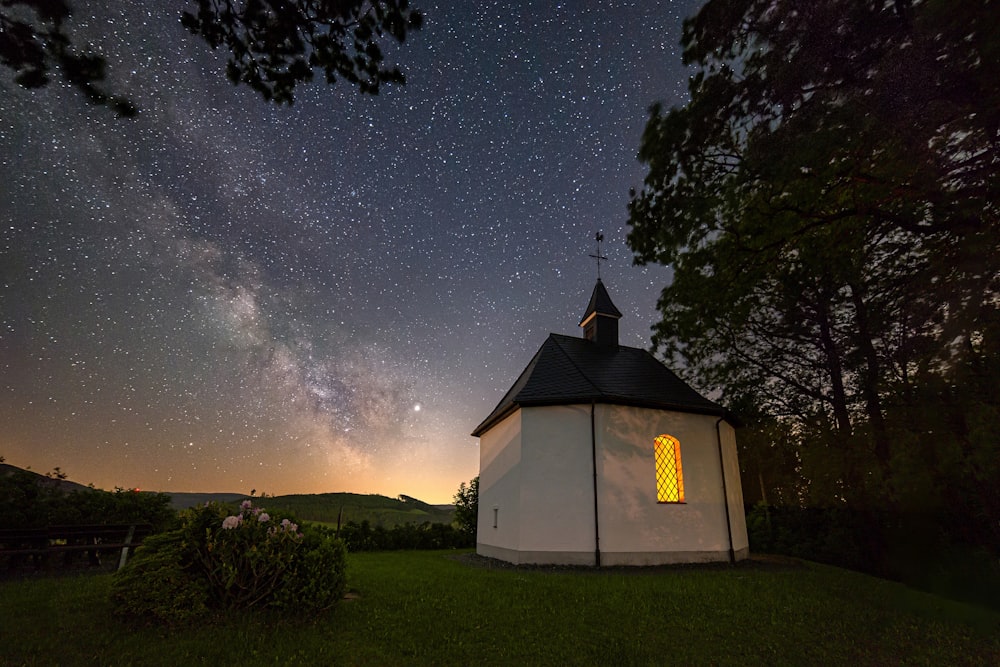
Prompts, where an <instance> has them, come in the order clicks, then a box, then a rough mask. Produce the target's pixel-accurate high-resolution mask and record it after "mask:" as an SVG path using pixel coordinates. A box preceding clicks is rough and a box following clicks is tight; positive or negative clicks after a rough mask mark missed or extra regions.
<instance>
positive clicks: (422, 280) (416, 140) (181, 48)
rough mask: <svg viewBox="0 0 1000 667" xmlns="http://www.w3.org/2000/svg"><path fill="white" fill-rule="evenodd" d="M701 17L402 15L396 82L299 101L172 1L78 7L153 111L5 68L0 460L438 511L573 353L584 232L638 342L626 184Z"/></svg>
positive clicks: (639, 0) (637, 180) (648, 294)
mask: <svg viewBox="0 0 1000 667" xmlns="http://www.w3.org/2000/svg"><path fill="white" fill-rule="evenodd" d="M87 4H107V5H115V8H113V9H106V10H105V9H101V8H97V9H95V8H91V7H86V6H85V5H87ZM699 4H700V2H699V1H698V0H679V1H677V2H648V1H643V0H636V1H634V2H603V3H597V2H568V1H567V2H555V1H554V0H549V1H546V2H510V3H496V2H477V3H469V2H464V1H459V0H456V1H454V2H451V3H448V2H434V1H429V2H423V3H418V6H419V7H421V9H423V10H424V11H425V12H426V15H427V16H426V21H425V26H424V29H423V30H421V31H420V32H417V33H414V34H413V35H412V36H411V37H410V38H409V39H408V40H407V42H406V43H405V44H404V45H403V46H402V47H392V48H388V49H387V51H388V53H389V54H390V58H391V59H393V60H395V61H398V62H399V63H400V64H401V66H402V67H403V69H404V71H405V72H406V74H407V78H408V83H407V84H406V85H405V86H389V87H386V88H384V89H383V91H382V93H381V94H380V95H379V96H377V97H367V96H366V97H361V96H360V95H359V94H358V93H357V92H356V90H355V89H354V88H352V87H350V86H348V85H346V84H337V85H335V86H334V87H332V88H331V87H328V86H325V85H323V84H321V83H314V84H310V85H308V86H306V87H305V88H302V89H300V90H298V91H297V95H296V97H297V99H296V104H295V105H294V106H293V107H291V108H288V107H277V106H274V105H269V104H267V103H265V102H264V101H263V100H262V99H260V98H259V96H258V95H257V94H256V93H254V92H253V91H251V90H249V89H247V88H245V87H239V88H237V87H233V86H232V85H230V84H229V83H228V82H227V81H226V80H225V78H224V76H223V74H222V68H223V64H224V58H223V54H221V53H213V52H212V51H211V50H210V49H209V48H208V47H207V45H205V44H204V43H203V42H200V41H199V40H198V39H196V38H195V37H192V36H190V35H188V34H187V33H186V32H185V31H184V29H183V28H182V27H181V25H180V23H179V20H178V17H179V15H180V10H181V9H182V8H183V7H184V4H183V3H181V2H162V0H150V1H147V2H134V3H131V2H130V3H84V2H76V3H74V6H76V7H78V14H76V15H75V16H74V19H73V20H74V23H75V24H76V25H77V26H78V31H77V32H76V33H74V34H78V35H80V36H82V37H83V38H84V39H85V40H87V41H90V42H91V43H92V44H94V45H95V46H96V47H98V49H99V50H100V51H101V52H102V53H104V54H105V55H106V57H107V58H108V60H109V65H110V68H109V69H110V72H109V78H108V85H107V87H108V88H110V89H111V91H112V92H115V93H124V94H126V95H127V96H129V97H130V99H132V100H133V101H134V102H136V103H137V104H138V105H139V107H140V109H141V111H140V114H139V116H138V117H137V118H135V119H119V118H117V117H115V116H114V114H113V113H112V112H110V111H108V110H107V109H105V108H101V107H93V106H89V105H87V104H86V103H85V102H84V101H83V99H82V97H81V96H80V95H79V94H77V93H76V92H74V91H71V90H67V89H65V88H64V87H62V86H60V85H52V86H49V87H48V88H46V89H43V90H41V91H36V92H27V91H24V90H21V89H19V88H16V87H14V86H12V84H11V79H10V76H9V73H7V72H3V73H0V195H2V196H0V326H2V328H0V455H2V456H4V457H6V459H7V463H11V464H14V465H18V466H21V467H29V466H30V467H31V468H32V469H33V470H36V471H38V472H45V471H48V470H51V469H52V468H53V467H55V466H59V467H61V468H62V470H64V471H66V472H67V473H68V474H69V477H70V479H73V480H74V481H78V482H81V483H84V484H87V483H93V484H94V485H96V486H97V487H99V488H106V489H113V488H115V487H116V486H121V487H140V488H143V489H150V490H162V491H236V492H244V493H248V492H249V491H250V490H251V489H256V490H257V491H258V492H261V491H263V492H266V493H271V494H285V493H322V492H329V491H351V492H358V493H382V494H385V495H389V496H395V495H397V494H400V493H405V494H408V495H411V496H416V497H418V498H421V499H423V500H426V501H428V502H449V501H450V500H451V497H452V495H453V494H454V492H455V490H456V488H457V487H458V484H459V483H460V482H462V481H468V480H469V479H471V478H472V477H473V476H474V475H476V474H477V473H478V468H479V450H478V444H477V440H476V439H475V438H472V437H471V436H470V435H469V433H470V432H471V431H472V430H473V428H475V426H477V425H478V423H479V422H480V421H481V420H482V419H483V418H485V416H486V415H487V414H488V413H489V412H490V410H492V408H493V407H494V406H495V405H496V403H497V402H498V401H499V400H500V398H501V397H502V396H503V394H504V392H505V391H506V390H507V389H508V388H509V387H510V385H511V384H512V383H513V382H514V380H515V379H516V377H517V375H518V373H520V371H521V370H522V369H523V368H524V366H525V365H526V364H527V362H528V361H529V360H530V358H531V356H532V355H533V354H534V353H535V351H536V350H537V349H538V347H539V346H540V345H541V344H542V342H543V341H544V340H545V338H546V336H547V335H548V333H549V332H557V333H565V334H569V335H580V329H579V327H578V326H577V324H578V322H579V320H580V316H581V315H582V314H583V310H584V308H585V307H586V305H587V301H588V300H589V298H590V293H591V291H592V289H593V286H594V282H595V278H596V265H595V263H594V261H593V260H592V259H590V258H589V257H588V254H592V253H594V252H595V250H596V247H595V244H594V233H595V232H596V231H598V230H602V231H603V232H604V235H605V244H604V247H603V251H604V254H605V255H606V256H607V257H608V258H609V261H608V262H607V263H605V264H603V265H602V267H601V274H602V277H603V280H604V283H605V285H606V286H607V287H608V290H609V292H610V294H611V297H612V299H613V300H614V302H615V304H616V305H617V306H618V308H619V309H620V310H621V311H622V312H623V313H624V314H625V316H624V317H623V318H622V320H621V323H620V324H621V342H622V343H623V344H626V345H632V346H635V347H648V345H649V337H650V331H649V329H650V326H651V325H652V324H653V323H654V321H656V319H657V314H656V311H655V302H656V297H657V295H658V293H659V290H660V289H661V288H662V287H663V286H664V285H665V284H666V283H667V282H668V281H669V279H670V272H669V269H666V268H664V267H635V266H632V256H631V253H630V252H629V250H628V248H627V247H626V245H625V235H626V233H627V226H626V219H627V210H626V205H627V202H628V191H629V188H630V187H638V186H640V185H641V182H642V177H643V175H644V171H643V168H642V166H641V165H640V164H639V163H638V161H637V159H636V153H637V151H638V148H639V140H640V137H641V134H642V129H643V127H644V125H645V120H646V117H647V109H648V107H649V106H650V105H651V104H652V103H653V102H656V101H662V102H663V103H664V104H665V105H667V106H671V105H675V104H682V103H683V102H684V101H685V100H686V81H687V72H686V71H685V69H684V67H683V66H682V64H681V61H680V54H679V46H678V41H679V39H680V30H681V22H682V20H683V18H684V17H686V16H689V15H691V14H693V13H694V11H695V10H696V9H697V7H698V5H699ZM119 5H121V6H119ZM124 5H128V6H127V7H124ZM105 11H106V13H101V12H105ZM418 406H419V407H418Z"/></svg>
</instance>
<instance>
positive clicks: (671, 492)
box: [653, 435, 684, 503]
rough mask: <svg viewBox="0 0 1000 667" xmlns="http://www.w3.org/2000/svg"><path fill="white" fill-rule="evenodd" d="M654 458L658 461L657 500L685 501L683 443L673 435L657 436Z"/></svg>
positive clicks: (664, 501)
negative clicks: (682, 465) (682, 468)
mask: <svg viewBox="0 0 1000 667" xmlns="http://www.w3.org/2000/svg"><path fill="white" fill-rule="evenodd" d="M653 459H654V461H655V462H656V502H658V503H682V502H684V473H683V471H682V470H681V443H680V442H678V440H677V438H675V437H673V436H669V435H658V436H656V440H654V441H653Z"/></svg>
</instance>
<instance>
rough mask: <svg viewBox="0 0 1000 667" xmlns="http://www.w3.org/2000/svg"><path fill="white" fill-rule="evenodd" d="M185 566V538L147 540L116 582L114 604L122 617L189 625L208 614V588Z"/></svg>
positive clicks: (177, 533)
mask: <svg viewBox="0 0 1000 667" xmlns="http://www.w3.org/2000/svg"><path fill="white" fill-rule="evenodd" d="M191 570H192V564H191V563H190V562H185V549H184V535H183V533H182V531H179V530H175V531H172V532H170V533H164V534H161V535H153V536H152V537H149V538H147V539H146V540H145V541H144V542H143V543H142V546H141V547H139V548H138V549H137V550H136V553H135V555H134V556H133V557H132V560H131V561H129V564H128V566H127V567H125V568H124V569H122V570H121V571H120V572H119V573H118V574H117V575H116V576H115V578H114V580H113V582H112V587H111V600H112V603H113V604H114V606H115V611H116V613H117V614H118V615H119V616H122V617H126V618H129V619H132V620H136V621H139V622H146V621H155V622H159V623H162V624H165V625H179V624H187V623H190V622H193V621H196V620H199V619H201V618H203V617H204V616H205V615H206V614H207V613H208V602H209V597H208V587H207V586H206V585H205V582H204V581H203V580H202V579H201V578H199V577H197V576H195V575H194V574H193V573H192V571H191Z"/></svg>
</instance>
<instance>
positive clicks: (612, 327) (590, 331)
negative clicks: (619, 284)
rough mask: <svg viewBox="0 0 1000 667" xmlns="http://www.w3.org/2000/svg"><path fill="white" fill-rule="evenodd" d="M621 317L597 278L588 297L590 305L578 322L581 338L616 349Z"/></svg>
mask: <svg viewBox="0 0 1000 667" xmlns="http://www.w3.org/2000/svg"><path fill="white" fill-rule="evenodd" d="M621 316H622V314H621V311H620V310H618V309H617V308H615V304H613V303H612V302H611V296H610V295H609V294H608V290H607V289H605V287H604V283H603V282H601V279H600V278H598V279H597V284H596V285H594V292H593V293H592V294H591V295H590V303H589V304H587V310H586V311H585V312H584V313H583V319H581V320H580V326H581V327H583V337H584V338H586V339H587V340H589V341H592V342H594V343H597V344H598V345H601V346H607V347H612V348H617V347H618V320H619V319H620V318H621Z"/></svg>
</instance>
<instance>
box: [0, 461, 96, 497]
mask: <svg viewBox="0 0 1000 667" xmlns="http://www.w3.org/2000/svg"><path fill="white" fill-rule="evenodd" d="M17 473H24V474H27V475H33V476H34V477H35V478H36V481H37V482H38V483H39V484H43V483H44V484H51V485H53V486H57V487H59V488H60V489H62V490H63V491H66V492H67V493H68V492H70V491H87V490H88V489H90V488H91V487H89V486H84V485H83V484H77V483H76V482H71V481H69V480H68V479H59V478H58V477H49V476H47V475H44V474H41V473H37V472H35V471H34V470H26V469H24V468H18V467H17V466H12V465H11V464H9V463H0V477H7V476H8V475H14V474H17Z"/></svg>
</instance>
